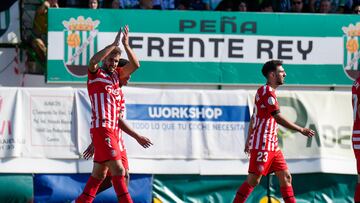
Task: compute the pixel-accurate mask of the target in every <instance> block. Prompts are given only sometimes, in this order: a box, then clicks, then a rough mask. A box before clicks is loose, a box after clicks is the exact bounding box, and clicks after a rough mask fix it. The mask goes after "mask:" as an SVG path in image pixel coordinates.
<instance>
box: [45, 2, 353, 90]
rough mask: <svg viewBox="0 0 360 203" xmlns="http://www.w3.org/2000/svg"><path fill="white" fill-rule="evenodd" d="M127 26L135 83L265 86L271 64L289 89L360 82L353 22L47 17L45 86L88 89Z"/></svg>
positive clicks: (341, 18)
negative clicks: (136, 64)
mask: <svg viewBox="0 0 360 203" xmlns="http://www.w3.org/2000/svg"><path fill="white" fill-rule="evenodd" d="M358 22H359V24H357V23H358ZM126 24H128V25H129V26H130V36H131V37H130V46H131V47H132V48H133V50H134V51H135V53H136V54H137V56H138V58H139V59H140V61H141V68H140V69H139V70H138V71H137V72H135V73H134V75H133V77H132V79H131V81H132V82H137V83H187V84H223V85H226V84H229V85H233V84H263V83H264V78H263V77H262V75H261V67H262V64H263V63H264V62H266V61H267V60H269V59H281V60H283V61H284V64H285V65H284V67H285V70H286V71H287V78H286V80H287V84H290V85H297V84H301V85H350V84H351V83H352V79H353V78H356V77H357V76H358V69H359V55H360V54H359V52H358V51H359V44H358V36H359V35H360V21H359V18H358V16H355V15H312V14H303V15H297V14H283V13H276V14H264V13H235V12H196V11H191V12H190V11H188V12H183V11H155V10H151V11H147V10H109V9H99V10H86V9H50V11H49V33H48V34H49V36H48V40H49V41H48V47H49V48H48V64H47V65H48V70H47V81H48V82H52V83H67V82H76V83H82V82H84V81H86V70H87V64H88V61H89V59H90V57H91V56H92V55H93V54H95V53H96V52H97V51H99V50H101V49H102V48H104V47H105V46H107V45H108V44H110V43H111V42H112V41H113V39H114V38H115V35H116V32H117V31H118V29H119V28H120V26H124V25H126ZM124 57H125V58H126V56H124Z"/></svg>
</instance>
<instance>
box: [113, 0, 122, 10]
mask: <svg viewBox="0 0 360 203" xmlns="http://www.w3.org/2000/svg"><path fill="white" fill-rule="evenodd" d="M111 8H113V9H119V8H123V6H122V5H121V3H120V1H119V0H113V1H112V2H111Z"/></svg>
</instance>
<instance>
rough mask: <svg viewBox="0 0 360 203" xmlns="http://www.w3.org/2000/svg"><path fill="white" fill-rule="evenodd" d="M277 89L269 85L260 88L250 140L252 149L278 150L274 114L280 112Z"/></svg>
mask: <svg viewBox="0 0 360 203" xmlns="http://www.w3.org/2000/svg"><path fill="white" fill-rule="evenodd" d="M279 111H280V108H279V104H278V101H277V99H276V95H275V89H273V88H271V87H270V86H269V85H264V86H262V87H260V88H259V89H258V90H257V92H256V96H255V105H254V114H253V117H252V118H253V119H254V120H253V126H252V127H253V132H252V134H251V139H250V143H249V144H250V146H249V148H250V149H257V150H265V151H276V150H277V148H278V138H277V131H278V124H277V123H276V121H275V118H274V117H273V113H276V112H279Z"/></svg>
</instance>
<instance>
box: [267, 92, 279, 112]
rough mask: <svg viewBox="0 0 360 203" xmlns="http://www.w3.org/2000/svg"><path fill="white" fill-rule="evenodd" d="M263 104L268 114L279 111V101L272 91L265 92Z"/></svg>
mask: <svg viewBox="0 0 360 203" xmlns="http://www.w3.org/2000/svg"><path fill="white" fill-rule="evenodd" d="M264 96H265V98H264V100H263V101H264V105H265V107H266V110H267V112H268V113H270V114H276V113H278V112H280V107H279V103H278V101H277V98H276V95H275V92H274V91H271V92H270V91H269V92H268V93H267V94H265V95H264Z"/></svg>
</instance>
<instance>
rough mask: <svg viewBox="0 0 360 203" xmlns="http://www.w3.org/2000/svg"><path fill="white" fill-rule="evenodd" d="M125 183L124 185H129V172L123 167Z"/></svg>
mask: <svg viewBox="0 0 360 203" xmlns="http://www.w3.org/2000/svg"><path fill="white" fill-rule="evenodd" d="M124 178H125V183H126V187H129V183H130V173H129V169H125V176H124Z"/></svg>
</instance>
